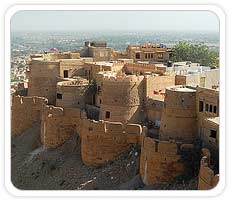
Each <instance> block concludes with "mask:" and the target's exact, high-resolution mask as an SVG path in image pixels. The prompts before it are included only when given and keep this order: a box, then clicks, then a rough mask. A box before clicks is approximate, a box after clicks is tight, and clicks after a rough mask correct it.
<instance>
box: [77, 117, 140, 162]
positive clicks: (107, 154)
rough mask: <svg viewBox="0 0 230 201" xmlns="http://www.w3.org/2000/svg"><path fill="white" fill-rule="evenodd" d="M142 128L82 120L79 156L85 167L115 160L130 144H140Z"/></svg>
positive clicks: (118, 123)
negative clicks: (80, 155)
mask: <svg viewBox="0 0 230 201" xmlns="http://www.w3.org/2000/svg"><path fill="white" fill-rule="evenodd" d="M141 134H142V127H141V126H140V125H137V124H127V125H124V124H122V123H120V122H106V121H94V120H89V119H84V120H83V123H82V129H81V154H82V160H83V162H84V163H85V164H86V165H90V166H98V165H102V164H105V163H107V162H110V161H113V160H115V159H116V158H117V157H118V156H119V155H120V154H121V153H123V152H125V151H126V150H127V149H128V148H129V145H130V144H137V143H139V142H140V137H141Z"/></svg>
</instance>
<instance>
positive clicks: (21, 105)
mask: <svg viewBox="0 0 230 201" xmlns="http://www.w3.org/2000/svg"><path fill="white" fill-rule="evenodd" d="M47 103H48V100H47V99H46V98H42V97H23V96H13V97H12V108H11V109H12V118H11V129H12V131H11V132H12V136H18V135H20V134H22V133H23V132H24V131H26V130H27V129H28V128H31V127H32V125H33V123H35V122H37V121H40V120H41V114H42V110H43V107H44V105H46V104H47Z"/></svg>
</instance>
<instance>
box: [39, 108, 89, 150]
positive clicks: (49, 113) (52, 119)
mask: <svg viewBox="0 0 230 201" xmlns="http://www.w3.org/2000/svg"><path fill="white" fill-rule="evenodd" d="M81 118H85V113H84V112H81V110H79V109H77V108H65V109H63V108H61V107H54V106H45V107H44V108H43V113H42V122H41V142H42V144H43V145H44V146H45V147H47V148H56V147H58V146H60V145H62V144H63V143H64V142H65V141H66V140H68V139H69V138H70V137H71V136H72V135H74V134H77V133H79V132H80V129H81V123H82V121H81Z"/></svg>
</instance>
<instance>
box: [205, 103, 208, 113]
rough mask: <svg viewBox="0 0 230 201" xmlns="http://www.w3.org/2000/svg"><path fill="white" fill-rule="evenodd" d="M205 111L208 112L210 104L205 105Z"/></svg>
mask: <svg viewBox="0 0 230 201" xmlns="http://www.w3.org/2000/svg"><path fill="white" fill-rule="evenodd" d="M205 111H206V112H208V104H206V105H205Z"/></svg>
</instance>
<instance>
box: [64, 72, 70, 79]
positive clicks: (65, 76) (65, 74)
mask: <svg viewBox="0 0 230 201" xmlns="http://www.w3.org/2000/svg"><path fill="white" fill-rule="evenodd" d="M63 74H64V78H68V77H69V76H68V70H64V71H63Z"/></svg>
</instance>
